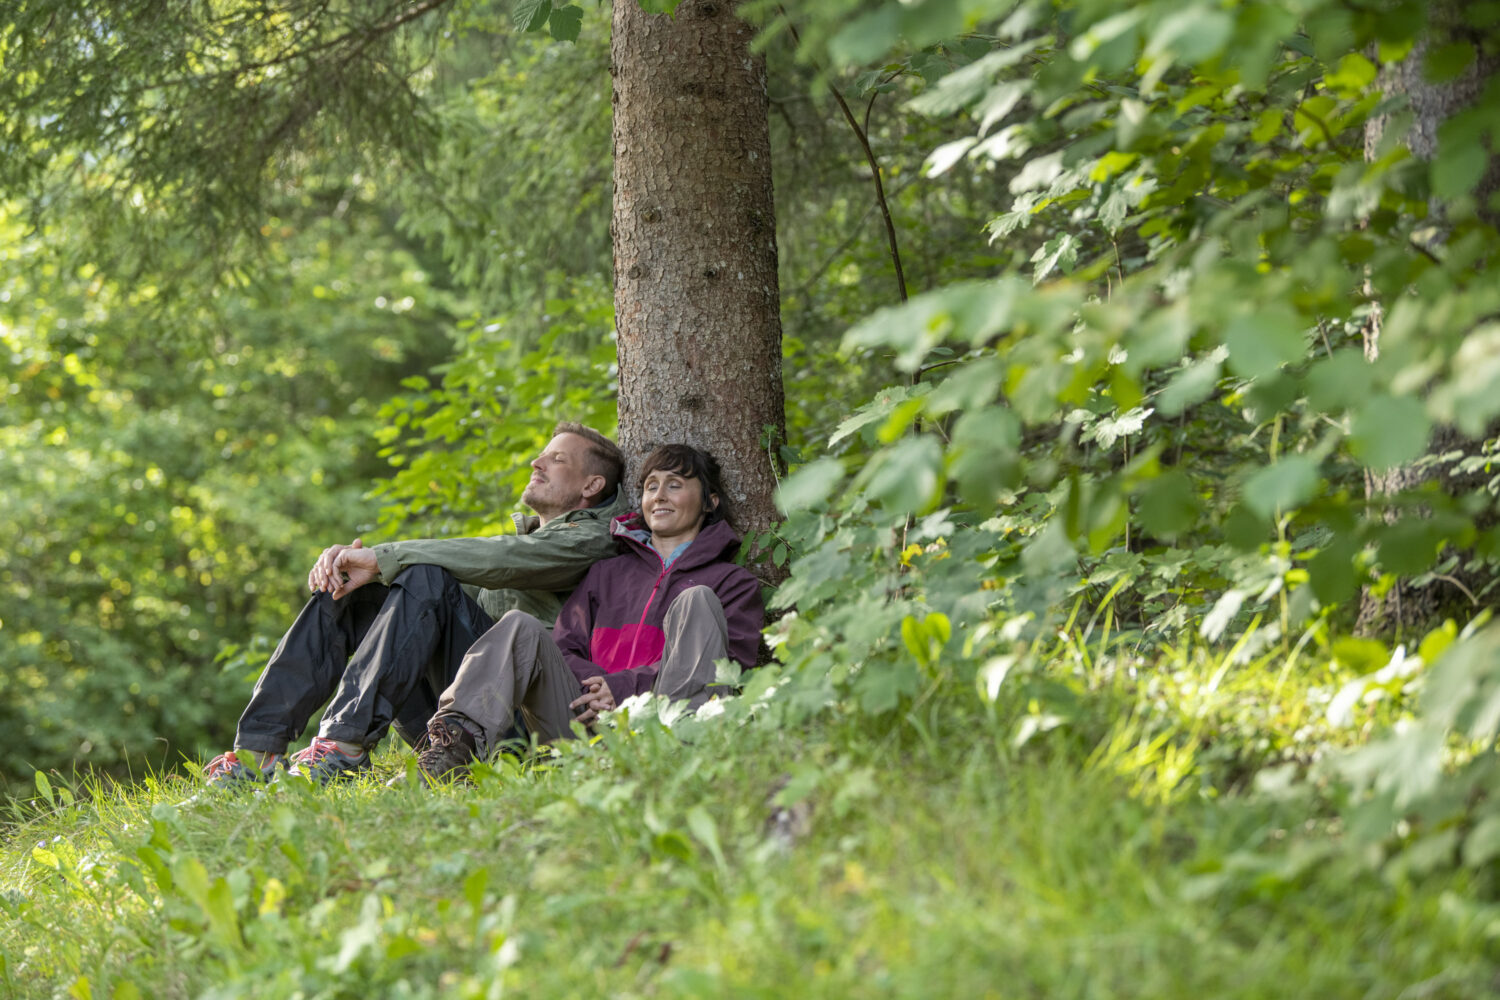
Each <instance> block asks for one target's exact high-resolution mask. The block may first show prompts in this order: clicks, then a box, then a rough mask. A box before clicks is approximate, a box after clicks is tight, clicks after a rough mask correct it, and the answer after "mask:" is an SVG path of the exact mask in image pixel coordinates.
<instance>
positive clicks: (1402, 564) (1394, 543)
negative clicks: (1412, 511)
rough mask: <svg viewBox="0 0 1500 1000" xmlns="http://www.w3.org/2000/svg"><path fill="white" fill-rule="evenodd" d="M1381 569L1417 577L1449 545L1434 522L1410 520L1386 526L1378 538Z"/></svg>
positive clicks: (1411, 518) (1423, 519) (1415, 518)
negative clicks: (1439, 551)
mask: <svg viewBox="0 0 1500 1000" xmlns="http://www.w3.org/2000/svg"><path fill="white" fill-rule="evenodd" d="M1378 538H1379V546H1378V549H1377V552H1378V558H1379V560H1380V568H1381V569H1383V570H1385V571H1386V572H1387V573H1395V574H1396V575H1397V576H1414V575H1416V574H1417V573H1420V572H1422V571H1423V570H1425V569H1427V568H1428V567H1429V566H1431V565H1432V561H1433V559H1435V558H1437V554H1438V548H1439V547H1440V546H1441V545H1442V544H1443V543H1444V542H1445V541H1447V536H1446V534H1445V532H1444V531H1443V529H1442V528H1441V527H1440V526H1439V525H1438V524H1436V523H1434V521H1433V519H1432V518H1424V517H1416V516H1409V517H1406V518H1404V519H1402V520H1400V521H1397V522H1396V523H1395V524H1392V525H1388V526H1385V527H1383V528H1382V529H1381V531H1380V532H1379V534H1378Z"/></svg>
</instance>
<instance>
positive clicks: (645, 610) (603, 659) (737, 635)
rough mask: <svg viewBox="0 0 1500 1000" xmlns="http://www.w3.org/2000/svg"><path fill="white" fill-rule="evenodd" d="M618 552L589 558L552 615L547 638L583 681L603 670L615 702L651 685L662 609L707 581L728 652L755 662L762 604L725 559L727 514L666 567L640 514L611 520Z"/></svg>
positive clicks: (747, 578)
mask: <svg viewBox="0 0 1500 1000" xmlns="http://www.w3.org/2000/svg"><path fill="white" fill-rule="evenodd" d="M609 530H610V534H612V535H614V536H615V538H616V539H617V541H618V543H619V546H620V548H621V549H622V553H623V554H621V555H618V556H615V557H614V558H613V559H604V560H601V561H599V562H596V563H594V565H593V566H592V567H591V568H590V569H589V571H588V575H587V576H585V577H584V578H583V582H582V583H580V584H579V585H578V589H577V590H575V591H573V596H572V597H570V598H568V601H567V603H566V604H564V605H563V609H562V611H561V612H559V614H558V616H557V624H556V625H555V626H554V627H553V629H552V639H553V641H554V642H556V643H557V647H558V648H559V649H561V650H562V653H563V656H564V657H565V658H566V659H567V661H568V666H569V667H570V668H572V670H573V673H574V675H575V676H577V678H578V679H579V680H580V681H584V680H587V679H588V678H590V677H598V676H599V675H601V674H602V675H604V680H605V683H607V684H608V685H609V690H610V693H611V694H613V695H614V697H615V701H616V702H620V701H623V700H624V699H626V698H629V697H630V696H631V695H634V694H642V693H644V692H647V691H650V690H651V685H652V683H653V682H655V680H656V673H657V671H658V670H659V669H660V668H661V662H660V661H661V655H662V650H663V648H664V647H665V646H666V633H665V632H664V631H662V623H663V622H664V621H665V620H666V617H667V608H668V607H669V606H670V605H671V603H672V601H673V600H674V599H675V598H676V597H677V595H678V594H680V593H682V592H683V591H684V590H687V589H688V588H689V587H698V586H704V587H709V588H711V589H712V590H713V592H714V593H715V594H717V595H718V598H719V603H720V604H722V605H724V618H725V620H726V621H727V622H728V624H729V655H730V657H731V658H732V659H734V660H737V661H738V662H739V663H740V665H741V666H745V667H752V666H754V665H755V657H756V652H757V651H758V650H759V648H760V630H761V627H762V626H763V625H764V624H765V606H764V605H763V604H762V603H761V599H760V581H759V580H757V579H756V578H755V576H754V574H752V573H751V572H750V571H749V570H747V569H745V568H744V567H743V566H736V565H735V564H734V563H732V562H730V559H731V558H733V556H734V553H735V552H736V551H737V550H738V549H739V547H740V538H739V536H738V535H736V534H735V533H734V529H733V528H731V527H730V526H729V525H728V524H727V523H725V522H724V521H718V522H716V523H714V524H710V525H706V526H705V527H704V528H703V530H702V531H700V532H698V537H697V538H695V539H693V542H692V544H691V545H689V546H688V547H687V548H686V549H684V550H683V551H682V553H681V554H680V555H679V556H678V557H677V558H676V559H674V560H673V561H672V565H671V566H663V564H662V558H661V556H660V555H658V554H657V551H656V550H655V549H653V548H652V547H651V544H650V537H651V536H650V533H649V532H648V531H646V530H645V527H644V522H643V521H642V520H641V517H640V515H639V514H625V515H622V516H620V517H617V518H615V519H614V521H612V522H611V523H610V526H609Z"/></svg>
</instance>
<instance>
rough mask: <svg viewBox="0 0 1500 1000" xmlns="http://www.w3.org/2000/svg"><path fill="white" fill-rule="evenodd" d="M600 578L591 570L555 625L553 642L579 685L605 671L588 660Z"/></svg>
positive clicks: (570, 598)
mask: <svg viewBox="0 0 1500 1000" xmlns="http://www.w3.org/2000/svg"><path fill="white" fill-rule="evenodd" d="M598 588H599V575H598V573H596V572H595V571H593V570H589V573H588V575H587V576H585V577H584V578H583V583H581V584H579V585H578V589H577V590H575V591H573V593H572V595H571V596H569V598H568V600H567V601H566V602H565V603H564V604H563V606H562V610H561V611H559V612H558V613H557V623H556V624H555V625H553V626H552V641H553V642H555V643H557V648H558V649H560V650H562V655H563V659H564V660H565V661H567V664H568V669H569V670H571V671H573V676H574V677H576V678H578V681H579V683H580V684H582V683H583V682H584V681H586V680H588V679H589V678H590V677H598V676H599V675H600V674H602V673H604V668H603V667H600V666H598V665H597V664H595V663H594V662H593V661H591V660H590V659H589V641H590V639H591V638H592V637H593V634H594V615H595V612H596V611H597V609H598V607H599V589H598Z"/></svg>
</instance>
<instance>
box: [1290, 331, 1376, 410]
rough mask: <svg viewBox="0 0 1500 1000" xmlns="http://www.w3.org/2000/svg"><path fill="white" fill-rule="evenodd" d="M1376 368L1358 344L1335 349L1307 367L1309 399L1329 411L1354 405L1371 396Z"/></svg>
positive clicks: (1350, 407) (1321, 408)
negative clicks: (1359, 348)
mask: <svg viewBox="0 0 1500 1000" xmlns="http://www.w3.org/2000/svg"><path fill="white" fill-rule="evenodd" d="M1373 377H1374V369H1373V368H1372V366H1371V365H1370V362H1369V361H1368V360H1366V358H1365V356H1364V353H1363V352H1362V351H1360V350H1358V349H1355V348H1347V347H1346V348H1342V349H1340V350H1337V351H1334V352H1333V355H1332V356H1331V357H1325V358H1319V359H1318V361H1316V362H1315V363H1314V364H1313V365H1312V366H1311V367H1309V368H1308V370H1307V375H1306V384H1307V395H1308V399H1309V400H1310V401H1311V402H1312V404H1313V406H1315V407H1317V408H1318V409H1319V410H1322V411H1324V412H1326V413H1338V412H1339V411H1341V410H1347V409H1353V408H1355V407H1356V406H1358V405H1359V404H1360V403H1362V402H1363V401H1364V400H1366V399H1368V398H1369V395H1370V385H1371V382H1372V380H1373Z"/></svg>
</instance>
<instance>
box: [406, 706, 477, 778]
mask: <svg viewBox="0 0 1500 1000" xmlns="http://www.w3.org/2000/svg"><path fill="white" fill-rule="evenodd" d="M476 756H478V754H477V752H476V749H475V745H474V734H473V733H471V732H469V731H468V730H467V729H465V728H464V727H463V726H462V725H460V724H459V722H458V720H457V719H455V718H452V717H451V716H446V717H445V716H441V715H438V716H434V717H433V719H432V721H431V722H429V723H427V747H426V749H424V750H423V751H422V752H421V753H419V754H417V766H418V767H420V768H421V769H422V774H423V776H424V777H426V778H427V780H429V781H438V780H445V781H446V780H460V779H463V778H467V777H468V776H469V764H470V763H472V762H473V760H474V758H475V757H476Z"/></svg>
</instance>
